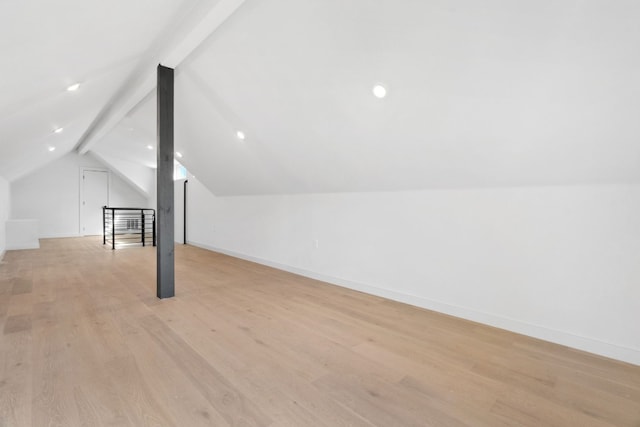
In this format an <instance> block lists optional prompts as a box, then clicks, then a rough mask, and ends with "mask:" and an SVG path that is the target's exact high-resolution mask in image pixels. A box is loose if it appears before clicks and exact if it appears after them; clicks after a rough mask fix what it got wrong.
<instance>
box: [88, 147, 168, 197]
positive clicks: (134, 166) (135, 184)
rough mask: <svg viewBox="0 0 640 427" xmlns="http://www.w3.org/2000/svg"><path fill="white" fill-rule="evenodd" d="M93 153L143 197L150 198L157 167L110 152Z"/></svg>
mask: <svg viewBox="0 0 640 427" xmlns="http://www.w3.org/2000/svg"><path fill="white" fill-rule="evenodd" d="M91 153H92V154H93V155H94V156H95V157H97V158H98V159H99V160H100V161H101V162H102V163H103V164H105V165H107V166H109V168H110V169H111V171H112V172H114V173H115V174H117V175H118V176H119V177H120V178H121V179H122V180H123V181H124V182H126V183H127V184H129V185H130V186H131V187H132V188H134V189H136V190H138V191H139V192H140V194H141V195H142V196H143V197H145V198H147V199H148V198H149V196H150V193H151V190H152V189H154V188H155V184H154V179H155V178H154V176H155V173H156V171H155V169H152V168H150V167H148V166H145V165H142V164H140V163H136V162H134V161H130V160H125V159H121V158H118V157H115V156H111V155H108V154H103V153H100V152H96V151H91ZM125 154H126V153H125Z"/></svg>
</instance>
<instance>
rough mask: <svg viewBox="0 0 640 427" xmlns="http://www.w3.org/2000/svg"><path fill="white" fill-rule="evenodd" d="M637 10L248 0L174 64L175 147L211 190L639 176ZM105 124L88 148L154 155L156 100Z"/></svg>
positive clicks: (598, 2)
mask: <svg viewBox="0 0 640 427" xmlns="http://www.w3.org/2000/svg"><path fill="white" fill-rule="evenodd" d="M154 9H155V7H154ZM148 17H149V16H147V17H146V18H148ZM146 18H145V20H141V21H140V22H139V25H142V26H146V25H148V24H149V23H147V22H146ZM638 22H640V3H638V2H633V1H618V0H585V1H573V0H571V1H569V0H559V1H558V0H553V1H552V0H543V1H535V2H533V1H532V2H524V1H520V2H513V1H505V0H500V1H498V0H494V1H485V2H476V1H473V0H458V1H451V0H447V1H445V0H441V1H436V0H425V1H418V0H415V1H414V0H407V1H402V2H398V1H391V0H381V1H377V2H371V1H366V0H350V1H338V0H323V1H321V0H309V1H296V0H262V1H257V0H247V1H245V2H244V4H243V5H242V6H241V7H239V8H238V9H237V10H236V11H235V12H234V13H233V14H232V15H231V16H230V17H229V18H228V19H227V20H226V21H225V22H224V25H222V26H220V27H219V28H217V30H216V31H215V32H213V34H212V35H211V36H210V37H208V38H207V39H206V40H205V41H204V42H203V43H202V44H201V45H199V46H198V47H197V48H196V49H195V50H194V51H193V52H192V53H191V55H190V56H188V57H187V58H186V60H184V61H181V62H180V63H179V64H178V66H177V68H176V76H177V77H176V138H175V140H176V149H177V150H179V151H180V152H181V153H182V154H184V157H183V158H182V159H180V161H181V162H182V163H183V164H184V165H185V166H187V168H188V169H189V171H190V172H192V173H193V174H195V175H196V176H197V178H198V179H199V180H200V181H202V182H203V183H205V185H207V186H208V187H209V189H210V190H211V191H212V192H214V193H215V194H219V195H238V194H270V193H301V192H333V191H395V190H404V189H420V188H460V187H485V186H515V185H555V184H600V183H618V182H640V167H639V166H640V120H638V117H640V96H639V95H640V80H639V79H638V78H637V76H638V75H640V25H638V24H637V23H638ZM130 55H131V54H129V56H130ZM129 56H127V55H123V57H122V58H128V57H129ZM123 61H124V59H123ZM108 74H109V75H111V73H108ZM114 75H115V71H114ZM376 83H381V84H383V85H384V86H386V87H387V89H388V96H387V97H386V98H384V99H378V98H376V97H374V96H373V95H372V92H371V90H372V87H373V86H374V84H376ZM61 86H64V85H61ZM3 90H4V89H3ZM61 96H65V97H66V96H67V94H64V95H61ZM96 97H97V95H96ZM65 99H66V98H65ZM96 105H98V106H99V105H100V103H96ZM80 111H83V112H88V111H90V109H89V108H84V109H82V110H80ZM74 117H75V116H74ZM79 117H81V115H79ZM25 120H27V119H25ZM78 120H80V119H78ZM25 123H26V121H25ZM3 127H4V126H3ZM16 128H17V129H22V126H19V125H18V124H16ZM238 130H241V131H243V132H244V133H245V134H246V139H245V140H243V141H241V140H239V139H238V138H236V132H237V131H238ZM2 131H3V130H2ZM24 131H25V132H26V130H24ZM109 131H110V133H109V134H108V135H107V136H105V137H104V138H101V139H100V140H99V141H98V142H96V143H95V144H94V145H93V146H92V147H91V150H95V151H97V152H100V151H102V152H104V153H107V154H109V155H112V156H118V155H122V153H129V155H130V156H133V157H136V158H138V159H139V161H140V162H145V164H148V165H152V163H153V158H154V156H155V154H154V152H153V151H152V150H148V149H147V148H146V146H147V145H149V144H154V142H153V138H154V137H155V98H154V97H153V96H147V97H146V98H145V99H144V100H143V101H142V102H141V103H140V104H139V105H137V107H136V108H134V109H133V110H130V111H128V114H127V115H126V117H124V119H123V120H122V121H120V122H119V123H118V124H117V125H116V126H114V127H113V128H111V129H109ZM3 132H4V131H3ZM16 132H17V131H16ZM3 140H4V134H3ZM0 149H2V147H0ZM133 153H138V154H133ZM0 167H2V164H1V163H0Z"/></svg>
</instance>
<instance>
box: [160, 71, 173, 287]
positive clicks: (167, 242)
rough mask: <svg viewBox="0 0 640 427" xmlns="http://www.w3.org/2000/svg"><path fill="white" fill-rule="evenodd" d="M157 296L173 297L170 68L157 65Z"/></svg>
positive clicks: (171, 89) (171, 92)
mask: <svg viewBox="0 0 640 427" xmlns="http://www.w3.org/2000/svg"><path fill="white" fill-rule="evenodd" d="M157 95H158V150H157V151H158V169H157V172H156V173H157V179H158V180H157V186H156V187H157V198H158V221H157V224H158V236H157V237H158V247H157V251H156V252H157V272H158V273H157V279H158V282H157V295H158V298H170V297H172V296H174V295H175V274H174V273H175V268H174V267H175V265H174V263H175V260H174V252H173V249H174V230H173V227H174V223H173V215H174V208H173V204H174V200H173V68H168V67H163V66H162V65H158V88H157Z"/></svg>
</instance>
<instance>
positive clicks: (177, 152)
mask: <svg viewBox="0 0 640 427" xmlns="http://www.w3.org/2000/svg"><path fill="white" fill-rule="evenodd" d="M176 156H178V158H179V159H181V158H182V153H181V152H179V151H176Z"/></svg>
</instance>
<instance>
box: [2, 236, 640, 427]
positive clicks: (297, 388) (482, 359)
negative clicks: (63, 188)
mask: <svg viewBox="0 0 640 427" xmlns="http://www.w3.org/2000/svg"><path fill="white" fill-rule="evenodd" d="M176 260H177V265H176V291H177V292H176V297H175V298H172V299H168V300H162V301H161V300H158V299H157V298H155V274H156V272H155V252H154V249H153V248H152V247H147V248H130V249H123V250H116V251H112V250H110V249H109V248H106V247H104V246H103V245H102V244H101V240H100V239H97V238H93V237H91V238H74V239H43V240H41V249H39V250H28V251H8V252H7V253H6V255H5V259H4V262H2V263H1V264H0V329H1V332H2V333H1V334H0V426H2V427H4V426H11V427H23V426H24V427H28V426H37V427H40V426H65V427H75V426H106V425H114V426H136V427H137V426H183V425H188V426H220V427H226V426H268V427H274V426H318V427H336V426H345V427H346V426H357V427H360V426H361V427H376V426H379V427H391V426H473V427H483V426H486V427H507V426H527V427H528V426H531V427H534V426H536V427H537V426H563V427H564V426H580V427H582V426H594V427H611V426H626V427H627V426H628V427H638V426H640V405H639V404H638V402H640V367H639V366H634V365H630V364H626V363H622V362H618V361H614V360H610V359H607V358H604V357H600V356H596V355H592V354H588V353H585V352H581V351H578V350H574V349H570V348H567V347H562V346H558V345H555V344H551V343H547V342H544V341H540V340H537V339H533V338H529V337H526V336H523V335H518V334H513V333H510V332H506V331H503V330H500V329H497V328H492V327H489V326H484V325H480V324H477V323H474V322H470V321H466V320H461V319H456V318H454V317H451V316H446V315H442V314H438V313H435V312H432V311H428V310H424V309H421V308H417V307H412V306H408V305H406V304H401V303H397V302H393V301H389V300H385V299H384V298H380V297H376V296H371V295H367V294H364V293H361V292H355V291H351V290H348V289H344V288H340V287H337V286H333V285H329V284H325V283H322V282H320V281H317V280H313V279H309V278H304V277H300V276H296V275H294V274H291V273H287V272H283V271H279V270H275V269H272V268H269V267H266V266H263V265H259V264H255V263H251V262H247V261H243V260H240V259H236V258H232V257H229V256H226V255H222V254H218V253H214V252H210V251H206V250H203V249H199V248H195V247H191V246H184V245H177V246H176Z"/></svg>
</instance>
